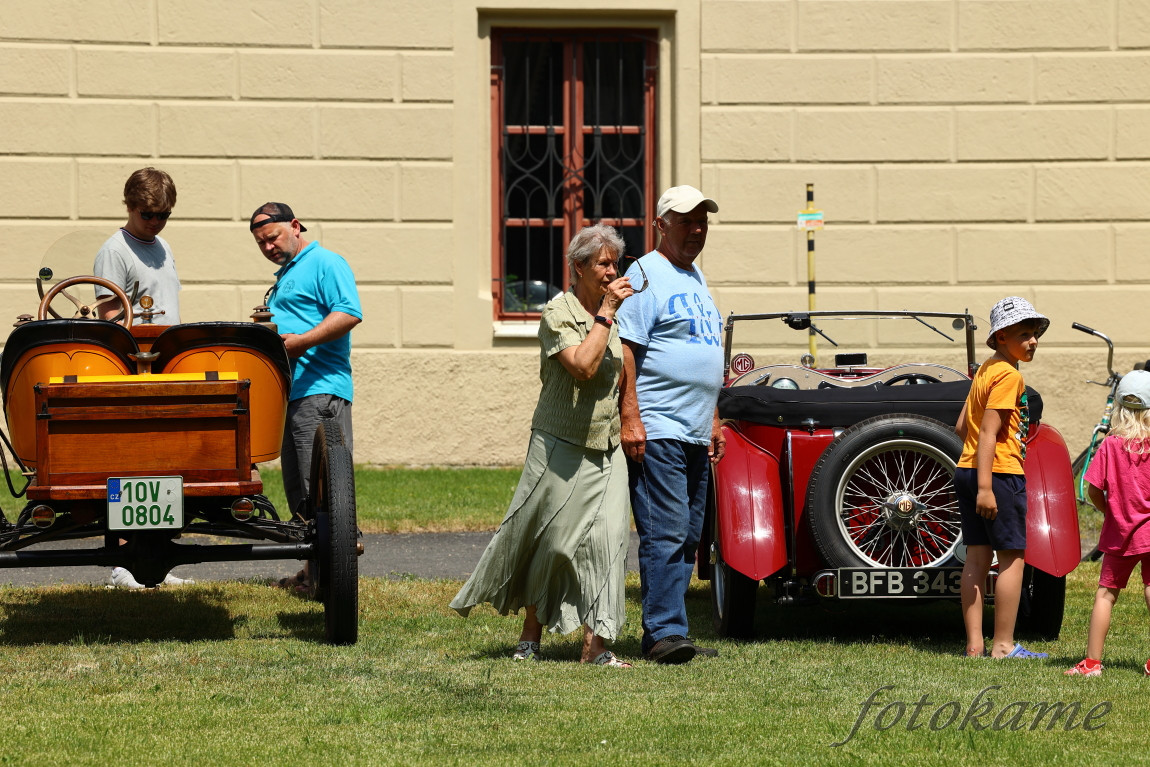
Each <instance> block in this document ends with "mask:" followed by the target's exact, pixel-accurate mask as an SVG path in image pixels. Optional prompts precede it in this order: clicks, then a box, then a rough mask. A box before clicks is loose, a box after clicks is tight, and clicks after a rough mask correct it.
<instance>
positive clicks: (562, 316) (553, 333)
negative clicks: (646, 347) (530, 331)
mask: <svg viewBox="0 0 1150 767" xmlns="http://www.w3.org/2000/svg"><path fill="white" fill-rule="evenodd" d="M594 323H595V318H594V317H593V316H592V315H590V314H588V313H587V310H586V309H584V308H583V305H582V304H581V303H579V299H578V298H576V297H575V292H574V291H573V290H571V291H568V292H566V293H564V294H563V295H561V296H556V297H555V298H554V299H552V300H551V301H550V302H549V303H548V304H547V306H545V307H543V317H542V318H541V319H540V321H539V348H540V354H539V380H540V381H542V382H543V388H542V390H541V391H540V392H539V403H538V404H537V405H536V406H535V416H534V417H533V418H532V419H531V428H532V429H539V430H540V431H545V432H547V433H548V434H551V435H553V436H555V437H558V438H559V439H561V440H563V441H564V442H571V443H573V444H576V445H582V446H584V447H587V448H591V449H592V450H604V451H605V450H608V449H610V448H613V447H615V446H616V445H618V444H619V433H620V426H619V376H620V375H621V374H622V372H623V344H622V342H620V341H619V326H618V325H615V324H612V325H611V327H610V328H609V330H610V331H611V337H610V339H609V340H608V342H607V350H606V351H605V352H604V353H603V361H602V362H601V363H600V364H599V370H598V371H596V373H595V376H594V377H593V378H591V380H589V381H576V380H575V378H574V377H573V376H572V375H571V374H570V373H568V372H567V368H565V367H563V363H561V362H559V360H558V359H556V358H555V355H556V354H558V353H559V352H560V351H562V350H563V349H566V348H568V347H571V346H578V345H579V344H581V343H583V339H585V338H586V337H587V334H588V333H590V332H591V326H592V325H593V324H594Z"/></svg>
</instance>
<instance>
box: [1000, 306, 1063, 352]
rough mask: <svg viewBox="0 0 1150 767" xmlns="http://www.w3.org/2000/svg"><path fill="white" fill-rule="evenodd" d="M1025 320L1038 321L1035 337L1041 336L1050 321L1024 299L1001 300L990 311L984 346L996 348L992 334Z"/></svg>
mask: <svg viewBox="0 0 1150 767" xmlns="http://www.w3.org/2000/svg"><path fill="white" fill-rule="evenodd" d="M1025 320H1038V330H1037V332H1035V334H1034V335H1035V336H1041V335H1042V334H1043V333H1045V332H1046V329H1047V328H1048V327H1050V320H1048V319H1047V318H1046V317H1044V316H1042V315H1041V314H1039V313H1038V311H1037V310H1036V309H1035V308H1034V307H1033V306H1031V305H1030V302H1029V301H1027V300H1026V299H1025V298H1020V297H1019V296H1007V297H1006V298H1004V299H1002V300H1001V301H999V302H998V303H997V304H995V305H994V308H993V309H991V310H990V334H989V335H988V336H987V337H986V345H987V346H989V347H990V348H991V349H995V348H997V347H996V346H995V345H994V334H995V333H997V332H998V331H1000V330H1003V329H1005V328H1008V327H1010V326H1011V325H1017V324H1018V323H1020V322H1023V321H1025Z"/></svg>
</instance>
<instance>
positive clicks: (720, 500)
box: [713, 424, 787, 580]
mask: <svg viewBox="0 0 1150 767" xmlns="http://www.w3.org/2000/svg"><path fill="white" fill-rule="evenodd" d="M723 436H724V437H726V440H727V451H726V454H724V456H723V459H722V460H721V461H719V462H718V463H717V464H715V466H714V469H713V471H714V474H715V513H716V514H717V515H718V527H719V548H720V551H721V552H722V556H723V561H725V562H726V563H727V564H728V565H729V566H730V567H732V568H733V569H735V570H737V571H738V572H740V573H742V574H743V575H745V576H747V577H748V578H754V579H755V580H762V579H763V578H766V577H767V576H768V575H771V574H772V573H775V572H777V571H778V570H779V569H781V568H782V567H783V566H785V565H786V564H787V542H786V528H785V526H784V523H783V492H782V480H781V477H780V475H779V459H778V458H776V457H775V456H773V455H771V454H770V453H768V452H766V451H764V450H762V449H760V448H758V447H757V446H755V445H754V444H753V443H751V442H749V441H748V440H747V439H745V438H744V437H743V435H742V434H740V433H739V432H738V431H736V430H734V429H732V428H731V427H730V426H728V425H725V424H724V425H723Z"/></svg>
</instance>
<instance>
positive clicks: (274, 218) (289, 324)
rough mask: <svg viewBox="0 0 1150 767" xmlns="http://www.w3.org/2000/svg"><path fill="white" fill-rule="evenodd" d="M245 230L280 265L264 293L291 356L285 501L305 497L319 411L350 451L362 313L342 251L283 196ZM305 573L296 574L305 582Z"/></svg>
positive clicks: (294, 506)
mask: <svg viewBox="0 0 1150 767" xmlns="http://www.w3.org/2000/svg"><path fill="white" fill-rule="evenodd" d="M249 229H250V230H251V232H252V235H253V236H254V237H255V239H256V244H257V245H259V248H260V252H262V253H263V254H264V257H265V258H267V259H268V260H269V261H271V262H272V263H273V264H275V265H276V266H278V267H279V268H278V269H277V270H276V273H275V275H276V283H275V285H274V286H273V287H272V289H271V294H270V297H269V298H268V307H269V308H270V309H271V311H272V320H273V321H274V322H275V323H276V325H278V326H279V331H280V336H281V337H282V338H283V341H284V346H285V347H287V352H288V357H290V358H291V361H292V386H291V395H290V397H289V402H288V411H287V424H286V425H285V427H284V438H283V448H282V450H281V453H280V462H281V464H282V466H283V479H284V491H285V492H286V493H287V499H288V506H289V508H290V509H291V510H292V511H293V512H295V511H298V510H299V505H300V503H301V502H302V501H303V500H304V499H305V498H306V497H307V493H308V481H309V477H310V471H311V449H312V440H313V439H314V438H315V430H316V426H317V425H318V424H319V421H320V419H321V418H335V419H336V421H337V422H338V423H339V425H340V428H341V429H342V430H343V437H344V442H345V443H346V444H347V448H348V450H349V451H350V450H351V447H352V432H351V399H352V383H351V335H350V332H351V329H352V328H354V327H355V326H356V325H358V324H359V323H360V321H361V320H362V319H363V311H362V310H361V309H360V305H359V292H358V291H357V290H356V287H355V275H353V274H352V272H351V267H350V266H348V263H347V261H345V260H344V258H343V256H340V255H339V254H337V253H333V252H332V251H330V250H327V249H326V248H324V247H321V246H320V244H319V243H318V242H309V241H308V240H307V239H305V238H304V237H302V236H300V235H301V233H302V232H306V231H307V227H305V226H303V225H302V224H301V223H300V222H299V220H298V219H297V218H296V217H295V214H294V213H293V212H292V209H291V208H289V207H288V206H287V205H284V204H283V203H282V202H269V203H265V204H264V205H261V206H260V207H259V208H257V209H256V212H255V213H253V214H252V217H251V221H250V225H249ZM306 577H307V574H306V572H301V573H300V574H299V575H297V576H296V581H298V583H296V584H294V585H297V586H301V587H302V586H306V585H307V584H306V583H305V581H306Z"/></svg>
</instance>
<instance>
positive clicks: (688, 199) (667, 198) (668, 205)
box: [655, 184, 719, 218]
mask: <svg viewBox="0 0 1150 767" xmlns="http://www.w3.org/2000/svg"><path fill="white" fill-rule="evenodd" d="M699 203H705V204H706V206H707V210H708V211H709V212H711V213H718V212H719V204H718V203H716V202H715V201H714V200H712V199H711V198H710V197H707V196H706V195H704V194H703V193H702V192H700V191H699V190H698V189H696V188H695V187H693V186H688V185H686V184H684V185H683V186H673V187H671V188H670V189H668V190H667V191H665V192H663V196H662V197H660V198H659V204H658V205H657V206H656V208H655V215H656V216H657V217H658V218H662V217H663V216H664V214H666V212H667V211H669V210H673V211H675V212H676V213H690V212H691V211H692V210H694V209H695V208H697V207H699Z"/></svg>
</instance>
